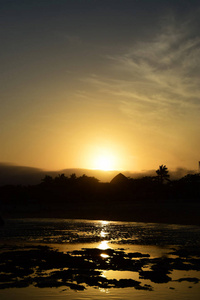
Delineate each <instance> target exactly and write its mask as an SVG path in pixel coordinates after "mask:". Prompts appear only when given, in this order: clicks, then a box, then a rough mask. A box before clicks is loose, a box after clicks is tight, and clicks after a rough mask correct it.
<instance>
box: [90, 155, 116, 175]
mask: <svg viewBox="0 0 200 300" xmlns="http://www.w3.org/2000/svg"><path fill="white" fill-rule="evenodd" d="M116 165H117V159H116V156H115V155H114V154H113V153H112V152H111V151H110V152H109V151H108V150H102V151H99V153H96V155H95V157H94V158H93V166H94V169H98V170H102V171H112V170H115V169H116Z"/></svg>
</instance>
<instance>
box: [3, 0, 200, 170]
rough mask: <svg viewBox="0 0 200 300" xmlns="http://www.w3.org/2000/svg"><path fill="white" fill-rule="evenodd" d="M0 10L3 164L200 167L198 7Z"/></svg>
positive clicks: (52, 4)
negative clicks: (199, 165) (199, 162)
mask: <svg viewBox="0 0 200 300" xmlns="http://www.w3.org/2000/svg"><path fill="white" fill-rule="evenodd" d="M0 4H1V29H0V37H1V48H0V63H1V73H0V104H1V110H0V119H1V131H0V142H1V147H0V162H2V163H5V164H6V163H7V162H11V163H13V164H16V165H19V166H20V165H21V166H30V167H33V168H40V169H46V170H62V169H77V168H78V169H102V170H118V171H122V172H123V171H129V172H141V170H155V169H156V168H158V166H159V165H161V164H165V165H166V166H167V167H168V168H169V170H170V169H172V170H176V169H177V168H180V167H181V168H183V169H188V170H197V169H198V168H197V164H198V161H199V160H200V154H199V149H200V135H199V126H200V118H199V112H200V99H199V97H200V96H199V95H200V86H199V75H200V36H199V29H200V17H199V16H200V3H199V1H195V0H192V1H178V0H174V1H172V0H168V1H167V0H163V1H157V0H154V1H146V0H141V1H137V0H133V1H129V0H123V1H122V0H115V1H106V0H101V1H98V0H97V1H95V0H93V1H92V0H83V1H79V0H77V1H72V0H69V1H62V0H57V1H55V0H51V1H48V2H46V1H33V0H29V1H22V0H15V1H12V0H11V1H4V0H0Z"/></svg>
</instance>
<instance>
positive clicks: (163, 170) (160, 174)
mask: <svg viewBox="0 0 200 300" xmlns="http://www.w3.org/2000/svg"><path fill="white" fill-rule="evenodd" d="M156 173H157V178H158V181H159V182H160V183H161V184H163V182H164V180H169V177H170V175H169V174H168V173H169V171H168V169H167V167H166V166H165V165H161V166H159V169H158V170H156Z"/></svg>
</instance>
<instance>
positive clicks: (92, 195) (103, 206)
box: [0, 165, 200, 225]
mask: <svg viewBox="0 0 200 300" xmlns="http://www.w3.org/2000/svg"><path fill="white" fill-rule="evenodd" d="M169 178H170V175H169V171H168V168H167V167H166V165H160V166H159V168H158V169H157V170H155V176H145V177H141V178H128V177H126V176H124V175H123V174H121V173H120V174H118V175H117V176H115V177H114V178H113V179H112V180H111V182H110V183H109V182H104V183H103V182H100V181H99V180H98V179H97V178H95V177H90V176H87V175H85V174H83V175H82V176H80V177H77V176H76V174H75V173H73V174H71V175H70V176H69V177H68V176H66V175H65V174H59V175H57V176H56V177H54V178H53V177H52V176H49V175H48V174H47V175H46V176H45V177H44V178H42V180H41V183H40V184H37V185H30V186H23V185H5V186H1V187H0V208H1V215H2V216H3V218H4V217H23V216H27V217H28V216H29V217H64V218H80V219H82V218H86V219H108V220H127V221H145V222H146V221H147V222H163V223H184V224H198V225H200V220H199V212H200V205H199V200H200V174H199V173H196V174H193V175H191V174H188V175H186V176H184V177H182V178H181V179H179V180H170V179H169Z"/></svg>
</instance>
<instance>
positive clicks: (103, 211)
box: [2, 201, 200, 226]
mask: <svg viewBox="0 0 200 300" xmlns="http://www.w3.org/2000/svg"><path fill="white" fill-rule="evenodd" d="M2 216H3V218H24V217H25V218H26V217H31V218H35V217H36V218H38V217H39V218H66V219H89V220H108V221H128V222H148V223H166V224H183V225H198V226H200V218H199V216H200V203H198V202H197V201H195V202H177V201H163V202H158V201H155V202H154V201H150V202H144V201H142V202H139V201H137V202H134V203H130V202H125V201H124V202H123V203H121V202H116V203H105V202H104V201H102V203H101V202H100V203H98V204H97V203H91V202H89V203H85V205H84V203H74V205H72V204H71V205H64V204H62V205H60V204H59V203H58V204H57V205H55V204H53V205H52V204H48V205H45V207H44V206H43V205H39V206H38V205H37V206H35V207H34V205H30V206H29V207H20V206H18V207H12V208H9V209H6V210H5V209H4V211H2Z"/></svg>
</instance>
